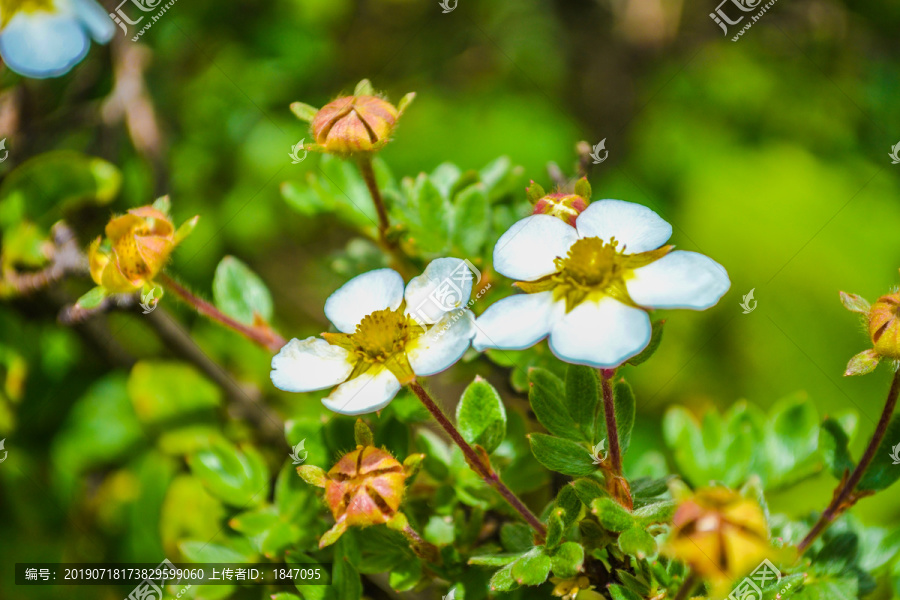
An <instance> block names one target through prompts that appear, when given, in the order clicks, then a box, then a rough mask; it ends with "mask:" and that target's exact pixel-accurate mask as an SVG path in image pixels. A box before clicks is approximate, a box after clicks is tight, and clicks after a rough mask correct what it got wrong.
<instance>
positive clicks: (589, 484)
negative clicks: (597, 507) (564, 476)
mask: <svg viewBox="0 0 900 600" xmlns="http://www.w3.org/2000/svg"><path fill="white" fill-rule="evenodd" d="M570 485H571V486H572V489H574V490H575V493H576V494H577V495H578V499H579V500H581V501H582V502H583V503H584V504H585V505H587V506H590V505H591V502H593V501H594V500H595V499H597V498H608V497H609V492H607V491H606V489H604V487H603V486H602V485H600V484H599V483H598V482H597V481H595V480H593V479H586V478H581V479H576V480H575V481H573V482H572V483H571V484H570Z"/></svg>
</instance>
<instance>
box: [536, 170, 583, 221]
mask: <svg viewBox="0 0 900 600" xmlns="http://www.w3.org/2000/svg"><path fill="white" fill-rule="evenodd" d="M526 193H527V195H528V199H529V200H530V201H531V202H532V203H533V204H534V211H533V212H532V214H535V215H551V216H554V217H556V218H558V219H562V220H563V221H565V222H566V223H568V224H569V225H571V226H572V227H575V220H576V219H577V218H578V215H580V214H581V213H582V212H583V211H584V209H586V208H587V206H588V204H590V202H591V185H590V184H589V183H588V181H587V179H586V178H584V177H582V178H581V179H579V180H578V182H577V183H576V184H575V192H574V193H571V194H569V193H564V192H554V193H552V194H545V193H544V189H543V188H542V187H541V186H540V185H538V184H536V183H535V182H533V181H532V182H531V185H530V186H529V187H528V189H527V191H526Z"/></svg>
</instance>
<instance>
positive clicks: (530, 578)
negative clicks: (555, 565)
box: [511, 547, 550, 585]
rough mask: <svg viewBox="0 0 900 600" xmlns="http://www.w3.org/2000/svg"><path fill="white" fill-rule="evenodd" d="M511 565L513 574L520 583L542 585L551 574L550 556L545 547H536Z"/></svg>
mask: <svg viewBox="0 0 900 600" xmlns="http://www.w3.org/2000/svg"><path fill="white" fill-rule="evenodd" d="M511 567H512V570H511V575H512V577H513V579H515V580H516V583H518V584H519V585H540V584H542V583H544V582H545V581H547V577H549V576H550V557H549V556H547V555H546V554H545V553H544V549H543V548H541V547H538V548H534V549H532V550H531V551H529V552H528V553H526V554H525V555H524V556H522V557H521V558H519V559H518V560H517V561H516V562H514V563H513V564H512V565H511Z"/></svg>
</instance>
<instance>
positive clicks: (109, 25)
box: [0, 0, 115, 78]
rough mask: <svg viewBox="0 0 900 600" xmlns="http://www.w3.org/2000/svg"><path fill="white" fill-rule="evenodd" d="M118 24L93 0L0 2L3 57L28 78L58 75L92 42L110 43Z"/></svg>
mask: <svg viewBox="0 0 900 600" xmlns="http://www.w3.org/2000/svg"><path fill="white" fill-rule="evenodd" d="M113 33H115V25H114V24H113V22H112V20H110V18H109V16H108V15H107V14H106V12H105V11H104V10H103V8H102V7H101V6H100V5H99V4H97V3H96V2H94V0H25V1H24V2H0V56H2V58H3V62H5V63H6V64H7V65H8V66H9V68H10V69H12V70H13V71H15V72H16V73H19V74H21V75H25V76H26V77H34V78H44V77H58V76H60V75H63V74H65V73H67V72H68V71H69V69H71V68H72V67H73V66H75V65H76V64H78V63H79V62H80V61H81V59H82V58H84V56H85V54H87V51H88V48H89V47H90V45H91V42H90V39H91V38H94V39H95V40H96V41H97V42H99V43H101V44H105V43H106V42H108V41H109V40H110V39H112V36H113Z"/></svg>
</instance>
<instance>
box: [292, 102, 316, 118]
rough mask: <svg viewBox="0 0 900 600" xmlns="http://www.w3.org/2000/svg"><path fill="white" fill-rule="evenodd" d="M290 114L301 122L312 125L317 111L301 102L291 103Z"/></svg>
mask: <svg viewBox="0 0 900 600" xmlns="http://www.w3.org/2000/svg"><path fill="white" fill-rule="evenodd" d="M291 112H292V113H294V115H295V116H296V117H297V118H298V119H300V120H301V121H306V122H307V123H312V120H313V119H315V118H316V113H317V112H319V109H317V108H315V107H312V106H310V105H309V104H304V103H303V102H291Z"/></svg>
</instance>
